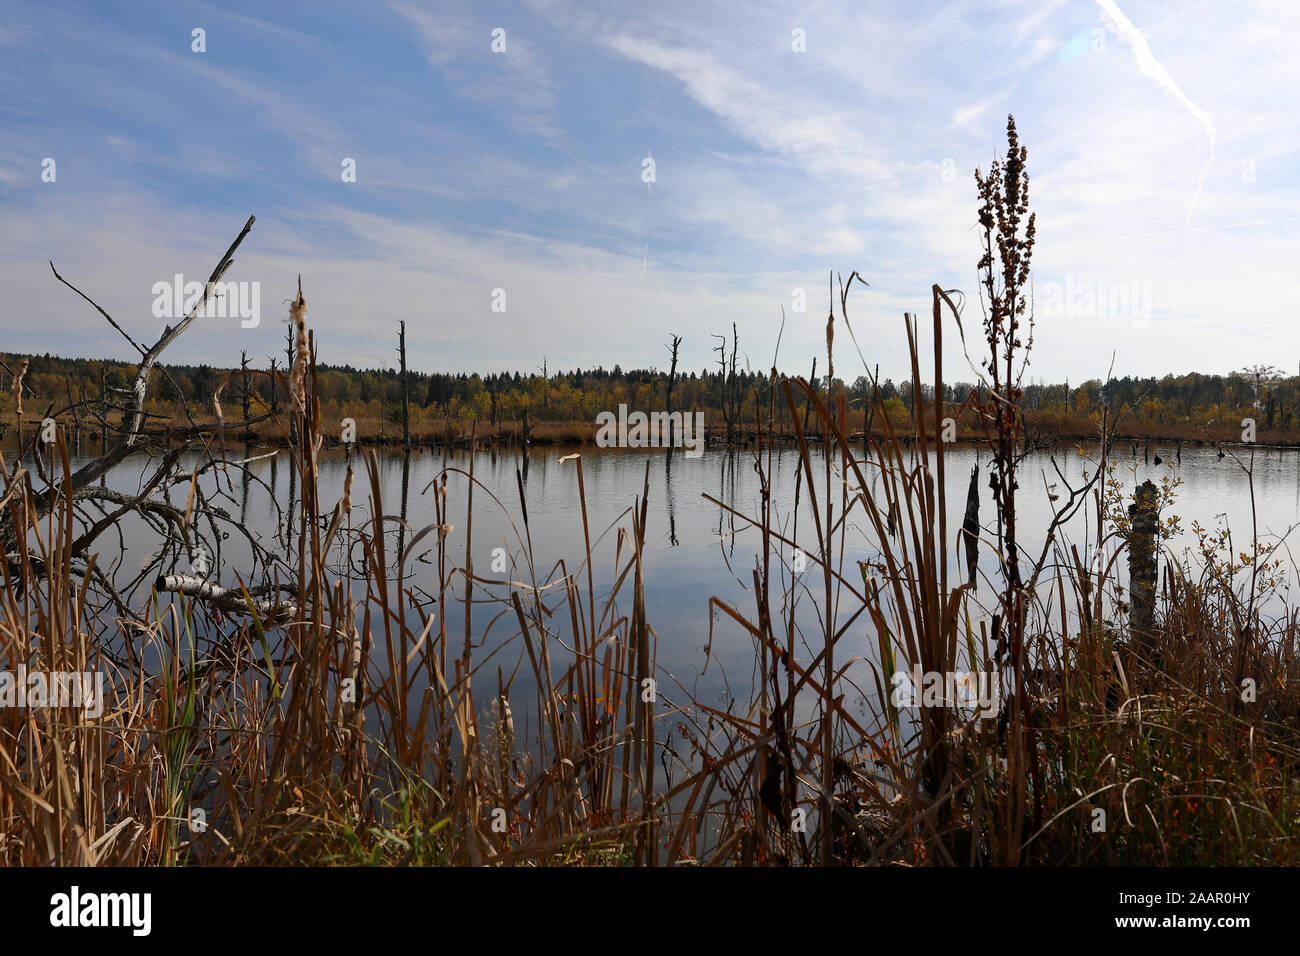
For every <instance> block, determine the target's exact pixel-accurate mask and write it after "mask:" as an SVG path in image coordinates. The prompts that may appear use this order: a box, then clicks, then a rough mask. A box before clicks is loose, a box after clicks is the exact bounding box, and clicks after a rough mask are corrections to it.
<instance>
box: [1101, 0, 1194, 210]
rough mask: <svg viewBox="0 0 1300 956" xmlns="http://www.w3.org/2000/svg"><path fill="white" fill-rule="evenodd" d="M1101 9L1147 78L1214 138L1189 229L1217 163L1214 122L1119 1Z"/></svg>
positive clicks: (1103, 3)
mask: <svg viewBox="0 0 1300 956" xmlns="http://www.w3.org/2000/svg"><path fill="white" fill-rule="evenodd" d="M1097 5H1098V6H1100V7H1101V9H1102V11H1103V12H1104V13H1105V14H1106V16H1107V18H1109V20H1110V21H1111V23H1112V24H1114V26H1115V30H1116V32H1118V33H1119V35H1120V36H1121V37H1123V38H1124V40H1125V41H1126V42H1127V43H1128V45H1129V46H1130V47H1132V48H1133V58H1134V59H1135V60H1136V61H1137V67H1138V69H1139V70H1141V71H1142V72H1143V73H1145V74H1146V75H1147V76H1149V77H1151V78H1152V79H1153V80H1155V81H1156V82H1157V83H1159V84H1160V86H1161V87H1162V88H1163V89H1164V90H1165V92H1166V93H1168V94H1170V95H1171V96H1173V97H1174V99H1176V100H1178V101H1179V102H1180V103H1182V104H1183V105H1184V106H1185V107H1187V111H1188V112H1189V113H1191V114H1192V116H1194V117H1195V118H1196V119H1197V120H1199V121H1200V123H1201V125H1202V126H1204V127H1205V132H1206V133H1207V134H1208V135H1209V137H1210V156H1209V158H1208V159H1207V160H1206V161H1205V165H1204V166H1203V167H1202V168H1201V178H1200V179H1198V180H1197V181H1196V194H1195V195H1193V196H1192V202H1191V205H1189V206H1188V207H1187V219H1186V225H1191V222H1192V213H1193V212H1195V211H1196V200H1197V199H1199V198H1200V197H1201V190H1202V189H1204V188H1205V177H1206V176H1208V175H1209V172H1210V164H1211V163H1213V162H1214V139H1215V132H1214V121H1213V120H1211V119H1210V114H1209V113H1207V112H1205V110H1203V109H1201V108H1200V107H1199V106H1197V105H1196V104H1195V103H1193V102H1192V101H1191V100H1190V99H1189V98H1188V96H1187V94H1186V93H1184V92H1183V91H1182V90H1181V89H1180V88H1179V86H1178V84H1177V83H1175V82H1174V79H1173V77H1171V76H1170V75H1169V74H1168V73H1167V72H1166V71H1165V68H1164V67H1163V66H1161V65H1160V62H1159V61H1158V60H1157V59H1156V58H1155V54H1153V53H1152V52H1151V46H1150V44H1148V43H1147V38H1146V37H1144V36H1143V35H1142V31H1140V30H1139V29H1138V28H1137V27H1135V26H1134V25H1133V21H1132V20H1130V19H1129V18H1128V17H1126V16H1124V13H1123V11H1122V10H1120V8H1119V7H1117V6H1116V5H1115V0H1097Z"/></svg>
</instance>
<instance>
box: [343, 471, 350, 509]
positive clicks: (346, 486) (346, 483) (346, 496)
mask: <svg viewBox="0 0 1300 956" xmlns="http://www.w3.org/2000/svg"><path fill="white" fill-rule="evenodd" d="M351 511H352V466H351V465H348V476H347V477H346V478H344V479H343V513H344V514H348V513H349V512H351Z"/></svg>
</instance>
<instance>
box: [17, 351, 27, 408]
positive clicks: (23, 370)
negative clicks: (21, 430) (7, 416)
mask: <svg viewBox="0 0 1300 956" xmlns="http://www.w3.org/2000/svg"><path fill="white" fill-rule="evenodd" d="M26 374H27V359H23V360H22V362H21V363H19V365H18V374H17V375H15V376H14V411H16V412H17V413H18V414H19V415H21V414H22V413H23V376H24V375H26Z"/></svg>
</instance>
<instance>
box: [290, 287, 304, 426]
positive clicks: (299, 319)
mask: <svg viewBox="0 0 1300 956" xmlns="http://www.w3.org/2000/svg"><path fill="white" fill-rule="evenodd" d="M289 321H290V322H292V323H293V328H294V347H293V368H292V369H291V370H290V371H289V394H290V395H291V396H292V397H293V400H294V402H296V403H297V405H298V407H299V408H301V409H303V411H304V412H305V411H306V409H307V398H306V387H305V384H306V380H307V300H306V299H304V298H303V297H302V276H298V298H297V299H296V300H294V301H293V302H292V303H290V305H289Z"/></svg>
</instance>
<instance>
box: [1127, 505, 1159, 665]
mask: <svg viewBox="0 0 1300 956" xmlns="http://www.w3.org/2000/svg"><path fill="white" fill-rule="evenodd" d="M1128 516H1129V525H1130V530H1131V531H1132V538H1131V539H1130V540H1129V554H1128V569H1129V577H1128V588H1129V602H1130V610H1129V632H1130V634H1131V635H1132V636H1133V638H1134V640H1135V641H1136V642H1137V643H1138V644H1140V645H1141V646H1143V647H1144V648H1148V649H1149V648H1150V647H1151V646H1152V644H1153V643H1154V639H1153V637H1152V627H1153V625H1154V623H1155V602H1156V564H1157V555H1156V534H1157V531H1158V528H1159V522H1160V508H1159V492H1158V491H1157V490H1156V486H1155V485H1154V484H1153V483H1152V482H1151V481H1150V480H1147V481H1144V482H1142V484H1140V485H1139V486H1138V488H1137V490H1136V491H1135V492H1133V503H1132V504H1131V505H1129V507H1128Z"/></svg>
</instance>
